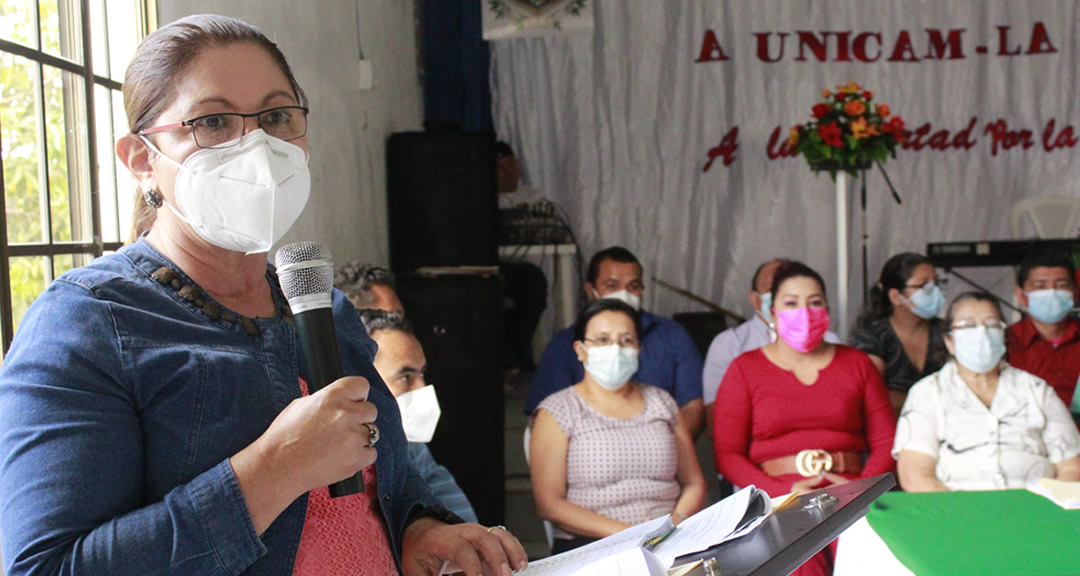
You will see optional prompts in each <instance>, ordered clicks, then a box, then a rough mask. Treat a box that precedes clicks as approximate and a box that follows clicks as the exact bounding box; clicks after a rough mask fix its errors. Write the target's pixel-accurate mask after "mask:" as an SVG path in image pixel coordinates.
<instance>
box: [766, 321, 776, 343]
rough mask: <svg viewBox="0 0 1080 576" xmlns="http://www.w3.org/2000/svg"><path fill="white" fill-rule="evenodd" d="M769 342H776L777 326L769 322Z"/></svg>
mask: <svg viewBox="0 0 1080 576" xmlns="http://www.w3.org/2000/svg"><path fill="white" fill-rule="evenodd" d="M768 326H769V342H776V324H775V323H773V322H769V324H768Z"/></svg>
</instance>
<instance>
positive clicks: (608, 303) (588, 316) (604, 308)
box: [574, 298, 641, 341]
mask: <svg viewBox="0 0 1080 576" xmlns="http://www.w3.org/2000/svg"><path fill="white" fill-rule="evenodd" d="M601 312H622V313H623V314H626V316H627V317H629V318H630V320H632V321H633V322H634V337H635V338H637V339H638V340H639V341H640V340H641V316H640V315H638V312H637V310H634V309H633V308H631V307H630V305H629V304H627V303H626V302H623V301H622V300H615V299H614V298H601V299H599V300H597V301H595V302H590V303H589V305H588V306H586V307H585V309H584V310H582V311H581V315H580V316H578V319H577V322H574V340H575V341H581V340H584V339H585V328H587V327H588V326H589V321H590V320H592V319H593V317H594V316H596V315H597V314H599V313H601Z"/></svg>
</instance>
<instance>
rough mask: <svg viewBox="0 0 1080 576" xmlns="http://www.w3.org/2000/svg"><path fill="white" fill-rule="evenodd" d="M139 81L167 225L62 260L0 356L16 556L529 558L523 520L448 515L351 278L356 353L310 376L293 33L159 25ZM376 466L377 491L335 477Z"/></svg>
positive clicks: (148, 215)
mask: <svg viewBox="0 0 1080 576" xmlns="http://www.w3.org/2000/svg"><path fill="white" fill-rule="evenodd" d="M124 104H125V108H126V111H127V116H128V124H129V128H130V130H131V134H129V135H127V136H125V137H123V138H122V139H121V140H120V141H119V142H118V143H117V146H116V152H117V155H118V156H119V158H120V160H121V161H122V162H123V163H124V164H125V165H126V166H127V167H128V169H129V170H130V171H131V173H132V175H133V176H134V179H135V180H136V182H137V183H138V185H139V188H140V190H141V191H142V194H141V195H140V201H142V202H144V204H143V206H142V210H141V211H140V212H141V216H140V217H139V218H138V219H137V222H136V226H137V228H138V229H139V230H140V231H146V233H145V234H144V235H142V236H141V237H140V238H139V239H138V241H136V242H135V243H134V244H132V245H129V246H126V247H125V248H123V249H122V250H120V251H119V252H117V253H115V254H111V255H108V256H105V257H103V258H99V259H98V260H96V261H94V262H93V263H91V264H90V265H89V266H86V267H84V268H80V269H76V270H72V271H71V272H68V273H67V274H64V275H63V276H62V277H60V278H59V279H57V280H56V281H55V282H53V283H52V285H51V286H50V287H49V289H48V290H47V291H46V292H45V293H44V294H43V295H42V296H41V297H40V298H39V299H38V300H37V302H35V304H34V305H33V306H32V307H31V308H30V310H29V311H28V312H27V314H26V316H25V318H24V319H23V321H22V325H21V326H20V329H19V333H18V334H17V336H16V338H15V341H14V342H13V344H12V346H11V350H10V353H9V354H8V356H7V358H6V359H5V362H4V366H3V370H2V371H0V529H2V535H0V541H2V542H3V547H4V548H3V558H4V562H5V563H6V569H7V572H8V574H9V575H10V576H16V575H22V574H214V575H226V574H274V575H283V576H287V575H290V574H329V573H334V574H361V573H362V574H388V573H398V572H401V573H404V574H407V575H411V574H433V573H438V572H439V571H440V570H442V569H447V568H449V569H453V570H457V569H461V570H463V571H464V572H465V573H466V574H477V575H479V574H482V573H485V572H486V573H502V574H509V573H510V568H511V567H513V568H515V569H517V568H521V567H523V566H524V564H525V554H524V552H523V550H522V549H521V546H520V544H519V543H518V542H517V540H516V539H515V538H514V537H513V536H512V535H510V534H509V533H508V532H506V530H504V529H496V528H490V529H485V528H484V527H482V526H479V525H477V524H463V525H451V524H449V523H448V522H453V521H454V518H453V517H452V515H449V514H447V512H446V511H445V509H442V508H440V507H439V506H438V505H437V502H436V501H435V499H434V497H433V496H432V494H431V492H430V490H429V489H428V488H427V486H426V485H425V484H424V483H423V481H421V480H420V479H419V477H418V476H417V474H416V472H415V470H414V469H413V468H412V467H410V466H409V465H408V457H407V454H406V443H405V436H404V434H403V432H402V429H401V422H400V416H399V414H398V411H397V407H396V404H395V401H394V398H393V396H392V395H391V394H390V392H389V391H388V390H387V388H386V386H385V385H384V384H383V382H382V381H381V380H380V379H379V376H378V374H377V373H376V372H375V370H374V368H373V367H372V356H373V353H374V346H373V344H372V342H371V340H370V339H369V338H368V337H367V335H366V333H365V332H364V330H363V327H362V326H361V324H360V320H359V318H358V317H357V315H356V312H355V310H353V308H352V306H351V305H350V304H349V302H348V301H347V300H346V299H345V298H344V297H343V296H342V294H341V293H340V292H335V293H334V299H333V312H334V320H335V324H336V327H337V334H338V345H339V347H340V349H341V357H342V364H343V369H344V374H346V376H345V377H343V378H341V379H340V380H337V381H335V382H333V383H331V384H329V385H328V386H326V387H325V388H323V389H322V390H319V391H317V392H315V393H314V394H310V395H308V394H307V390H306V383H305V382H304V381H303V379H302V378H301V375H300V373H299V370H298V368H297V365H298V360H297V343H296V333H295V331H294V330H293V328H292V326H291V323H290V317H289V311H288V308H287V304H286V302H285V301H284V300H283V298H282V296H281V293H280V290H279V288H278V284H277V280H276V277H275V273H274V270H273V268H272V267H270V266H268V264H267V254H266V253H267V251H268V250H269V249H270V246H271V245H272V244H273V243H274V242H276V241H277V240H279V239H280V238H281V237H282V235H283V234H284V233H285V232H286V231H287V230H288V229H289V227H290V226H291V225H292V224H293V222H294V221H295V220H296V219H297V217H298V216H299V215H300V213H301V211H303V209H304V206H305V203H306V202H307V199H308V196H309V194H310V176H309V174H308V167H307V154H308V152H307V140H306V135H307V127H308V125H307V113H308V110H307V107H306V106H307V102H306V100H305V97H304V94H303V92H302V91H301V89H300V86H299V85H298V84H297V82H296V79H295V78H294V77H293V74H292V72H291V71H290V69H289V65H288V64H287V63H286V61H285V58H284V56H283V55H282V54H281V52H280V51H279V50H278V48H277V46H276V45H274V44H273V43H272V42H271V41H270V40H268V39H267V38H266V36H264V35H263V34H262V33H261V32H259V31H258V30H257V29H255V28H253V27H252V26H250V25H248V24H245V23H243V22H240V21H238V20H235V19H231V18H226V17H221V16H206V15H203V16H192V17H189V18H184V19H182V20H179V21H177V22H175V23H173V24H170V25H168V26H165V27H163V28H161V29H160V30H158V31H157V32H155V33H153V34H151V35H150V36H149V37H147V39H146V40H145V41H144V42H143V43H142V44H141V45H140V46H139V48H138V50H137V51H136V54H135V57H134V59H133V61H132V62H131V64H130V66H129V67H128V70H127V75H126V77H125V82H124ZM376 442H377V444H378V445H377V446H376ZM376 457H378V458H377V460H376ZM359 471H363V475H364V479H365V485H366V491H364V492H362V493H358V494H353V495H350V496H345V497H341V498H330V497H329V495H328V492H327V488H326V486H327V485H328V484H331V483H334V482H336V481H339V480H341V479H343V478H346V477H349V476H352V475H353V474H355V473H357V472H359Z"/></svg>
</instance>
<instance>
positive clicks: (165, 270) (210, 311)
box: [150, 266, 292, 338]
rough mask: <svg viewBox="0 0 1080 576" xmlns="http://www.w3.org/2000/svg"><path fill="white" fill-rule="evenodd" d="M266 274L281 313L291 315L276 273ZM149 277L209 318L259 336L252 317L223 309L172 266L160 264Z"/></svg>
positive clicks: (254, 336) (286, 315)
mask: <svg viewBox="0 0 1080 576" xmlns="http://www.w3.org/2000/svg"><path fill="white" fill-rule="evenodd" d="M267 276H268V277H269V281H270V286H271V289H272V290H273V292H274V295H275V300H277V301H278V302H280V304H281V314H282V315H283V316H285V317H291V316H292V310H290V309H289V303H288V301H286V300H285V298H284V296H283V295H282V294H281V285H280V284H279V283H278V279H277V275H276V274H274V273H273V272H271V271H267ZM150 278H152V279H153V280H154V282H157V283H158V284H161V285H162V286H167V287H169V288H172V289H173V290H176V291H177V293H178V294H179V295H180V297H181V298H183V299H184V300H187V301H188V302H191V303H192V304H194V305H195V306H196V307H197V308H198V309H199V310H201V311H202V313H203V314H205V315H207V316H209V317H210V319H211V320H215V321H217V320H220V321H222V322H225V323H227V324H240V327H241V328H243V329H244V332H245V333H247V335H248V336H251V337H252V338H258V337H259V334H260V330H259V325H258V324H257V323H256V322H255V320H254V319H253V318H248V317H247V316H242V315H240V314H234V313H232V312H230V311H228V310H225V309H223V308H222V307H221V305H220V304H218V303H217V302H214V300H213V299H212V298H210V297H209V296H207V295H206V293H205V292H203V290H202V288H199V286H198V285H196V284H195V283H194V282H193V283H191V284H185V283H184V282H183V281H182V280H181V279H180V275H179V274H177V273H176V271H175V270H173V269H172V268H169V267H168V266H162V267H161V268H158V269H157V270H154V273H153V274H151V275H150Z"/></svg>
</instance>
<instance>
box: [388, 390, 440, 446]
mask: <svg viewBox="0 0 1080 576" xmlns="http://www.w3.org/2000/svg"><path fill="white" fill-rule="evenodd" d="M397 403H398V408H399V409H400V410H401V427H402V428H404V429H405V439H406V440H408V441H409V442H421V443H425V444H426V443H428V442H431V438H432V437H433V436H435V427H436V426H438V425H439V416H442V409H441V408H439V398H438V397H437V396H435V387H434V386H430V385H429V386H424V387H423V388H420V389H419V390H413V391H412V392H406V393H404V394H402V395H401V396H398V397H397Z"/></svg>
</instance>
